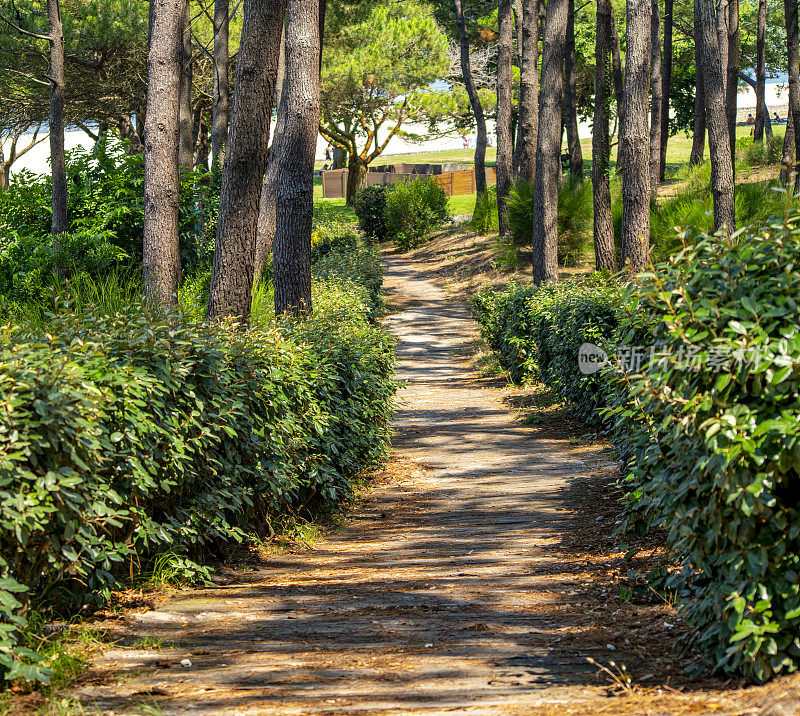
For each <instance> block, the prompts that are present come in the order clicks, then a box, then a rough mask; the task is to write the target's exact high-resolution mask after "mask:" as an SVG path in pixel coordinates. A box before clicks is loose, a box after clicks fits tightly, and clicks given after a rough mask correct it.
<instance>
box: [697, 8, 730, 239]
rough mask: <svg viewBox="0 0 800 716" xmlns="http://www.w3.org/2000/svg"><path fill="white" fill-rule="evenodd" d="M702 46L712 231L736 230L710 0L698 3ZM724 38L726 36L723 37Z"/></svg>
mask: <svg viewBox="0 0 800 716" xmlns="http://www.w3.org/2000/svg"><path fill="white" fill-rule="evenodd" d="M699 3H700V38H698V41H699V42H700V44H702V58H703V65H702V75H703V95H704V97H705V106H706V125H707V127H708V148H709V152H710V154H711V192H712V194H713V196H714V228H715V229H721V228H722V227H723V226H724V227H726V228H727V230H728V231H734V230H735V229H736V215H735V207H734V194H733V191H734V184H733V157H732V156H731V143H730V135H729V133H728V117H727V115H726V112H725V74H726V67H727V65H723V64H722V61H721V59H720V51H719V35H718V34H717V32H716V27H715V21H716V19H715V17H714V0H699ZM726 38H727V35H726Z"/></svg>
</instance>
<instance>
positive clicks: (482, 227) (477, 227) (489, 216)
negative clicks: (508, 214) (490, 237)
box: [470, 186, 498, 236]
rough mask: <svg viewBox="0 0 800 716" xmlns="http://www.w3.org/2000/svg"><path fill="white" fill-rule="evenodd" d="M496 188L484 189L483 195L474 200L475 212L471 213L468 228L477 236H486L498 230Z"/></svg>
mask: <svg viewBox="0 0 800 716" xmlns="http://www.w3.org/2000/svg"><path fill="white" fill-rule="evenodd" d="M497 225H498V217H497V187H495V186H490V187H487V188H486V191H485V192H484V193H483V194H478V195H477V198H476V199H475V210H474V211H473V212H472V221H471V222H470V227H471V228H472V230H473V231H474V232H475V233H476V234H478V235H479V236H486V234H491V233H492V232H493V231H497V228H498V226H497Z"/></svg>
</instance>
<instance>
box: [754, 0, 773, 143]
mask: <svg viewBox="0 0 800 716" xmlns="http://www.w3.org/2000/svg"><path fill="white" fill-rule="evenodd" d="M766 37H767V0H758V20H757V23H756V86H755V93H756V126H755V127H753V141H754V142H761V141H763V140H764V132H766V133H767V134H768V135H769V136H770V137H771V136H772V122H771V121H770V117H769V110H768V109H767V102H766V97H765V95H766V83H767V67H766V65H767V42H766Z"/></svg>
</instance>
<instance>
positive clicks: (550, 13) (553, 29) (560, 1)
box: [532, 0, 569, 283]
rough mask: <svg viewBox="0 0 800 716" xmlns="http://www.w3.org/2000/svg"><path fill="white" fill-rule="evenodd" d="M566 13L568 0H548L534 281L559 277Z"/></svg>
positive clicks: (535, 228)
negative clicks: (560, 180) (560, 177)
mask: <svg viewBox="0 0 800 716" xmlns="http://www.w3.org/2000/svg"><path fill="white" fill-rule="evenodd" d="M568 15H569V0H549V2H548V3H547V12H546V15H545V23H544V45H543V48H542V88H541V91H540V92H539V138H538V143H537V148H536V182H535V186H534V193H533V246H532V248H533V280H534V281H535V282H536V283H546V282H548V281H558V258H557V255H558V178H559V172H560V169H561V131H562V111H561V100H562V96H563V92H564V56H565V54H566V47H565V46H566V44H567V16H568Z"/></svg>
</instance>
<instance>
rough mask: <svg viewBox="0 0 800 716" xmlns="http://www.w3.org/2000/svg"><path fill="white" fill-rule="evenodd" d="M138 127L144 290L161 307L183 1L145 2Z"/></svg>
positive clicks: (165, 291) (167, 293)
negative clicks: (146, 35)
mask: <svg viewBox="0 0 800 716" xmlns="http://www.w3.org/2000/svg"><path fill="white" fill-rule="evenodd" d="M150 8H151V14H150V51H149V54H148V57H147V70H148V71H147V110H146V112H145V129H144V138H145V143H144V243H143V254H144V262H143V263H144V266H143V274H144V290H145V295H146V296H147V298H148V300H149V301H151V302H152V303H154V304H155V305H158V306H161V307H163V308H170V307H174V306H176V305H177V304H178V298H177V291H178V285H179V283H180V276H181V257H180V247H179V243H178V193H179V180H178V105H179V95H180V84H181V28H182V26H183V18H184V10H185V0H151V3H150Z"/></svg>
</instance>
